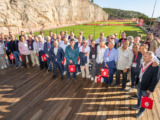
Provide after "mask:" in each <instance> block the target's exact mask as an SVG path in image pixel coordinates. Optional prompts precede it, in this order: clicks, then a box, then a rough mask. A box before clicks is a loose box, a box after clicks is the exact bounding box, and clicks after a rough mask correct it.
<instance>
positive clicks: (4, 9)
mask: <svg viewBox="0 0 160 120" xmlns="http://www.w3.org/2000/svg"><path fill="white" fill-rule="evenodd" d="M107 19H108V15H107V14H106V13H105V12H104V11H103V9H102V8H100V7H99V6H97V5H94V4H93V3H91V2H89V0H0V27H1V29H2V28H3V30H7V29H15V28H27V27H34V28H37V27H39V28H40V27H46V28H47V27H48V26H52V25H54V26H58V25H63V24H70V23H77V22H79V23H82V22H91V21H100V20H107ZM1 31H2V30H1Z"/></svg>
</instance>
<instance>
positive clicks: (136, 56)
mask: <svg viewBox="0 0 160 120" xmlns="http://www.w3.org/2000/svg"><path fill="white" fill-rule="evenodd" d="M134 55H135V54H133V61H134V62H136V60H137V57H138V54H137V55H136V57H135V59H134Z"/></svg>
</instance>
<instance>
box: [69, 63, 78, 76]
mask: <svg viewBox="0 0 160 120" xmlns="http://www.w3.org/2000/svg"><path fill="white" fill-rule="evenodd" d="M77 66H78V65H75V72H74V73H73V78H76V73H77ZM67 77H68V78H71V75H70V72H69V64H67Z"/></svg>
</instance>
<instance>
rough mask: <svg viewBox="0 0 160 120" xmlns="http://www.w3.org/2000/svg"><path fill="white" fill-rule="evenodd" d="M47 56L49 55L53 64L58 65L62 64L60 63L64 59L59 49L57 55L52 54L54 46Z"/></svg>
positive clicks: (61, 50)
mask: <svg viewBox="0 0 160 120" xmlns="http://www.w3.org/2000/svg"><path fill="white" fill-rule="evenodd" d="M49 55H50V58H51V60H52V61H53V62H58V63H59V62H61V63H62V61H63V59H64V52H63V49H62V48H61V47H58V52H57V55H55V54H54V46H52V47H51V49H50V51H49Z"/></svg>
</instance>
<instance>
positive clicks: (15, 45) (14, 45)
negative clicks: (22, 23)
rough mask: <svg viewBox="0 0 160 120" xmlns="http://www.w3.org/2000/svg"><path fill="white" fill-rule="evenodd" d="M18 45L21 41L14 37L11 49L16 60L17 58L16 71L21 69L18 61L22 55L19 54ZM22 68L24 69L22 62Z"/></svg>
mask: <svg viewBox="0 0 160 120" xmlns="http://www.w3.org/2000/svg"><path fill="white" fill-rule="evenodd" d="M20 38H21V37H20ZM18 43H19V41H18V40H15V36H12V40H11V41H10V48H11V52H12V54H13V55H14V58H15V62H16V69H17V68H18V67H19V63H18V59H19V57H20V53H19V50H18ZM21 67H22V68H23V63H22V61H21Z"/></svg>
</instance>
